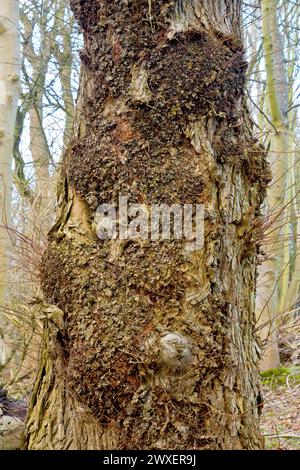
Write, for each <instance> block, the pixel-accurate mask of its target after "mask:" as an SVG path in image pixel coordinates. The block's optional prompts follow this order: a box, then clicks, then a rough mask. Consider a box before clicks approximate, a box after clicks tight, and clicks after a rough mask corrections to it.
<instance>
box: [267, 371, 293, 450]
mask: <svg viewBox="0 0 300 470" xmlns="http://www.w3.org/2000/svg"><path fill="white" fill-rule="evenodd" d="M263 392H264V408H263V412H262V416H261V426H262V432H263V434H264V436H265V445H266V449H273V450H279V449H283V450H295V449H300V383H299V378H298V374H297V377H295V376H294V374H288V375H286V376H284V380H280V381H277V378H276V377H275V380H274V378H271V379H270V378H268V379H267V380H266V379H263Z"/></svg>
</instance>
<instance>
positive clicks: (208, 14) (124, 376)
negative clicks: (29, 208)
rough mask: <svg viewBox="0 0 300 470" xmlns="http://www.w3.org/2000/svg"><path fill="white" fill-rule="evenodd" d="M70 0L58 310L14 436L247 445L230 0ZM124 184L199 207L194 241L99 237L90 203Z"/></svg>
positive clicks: (249, 419)
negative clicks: (76, 87)
mask: <svg viewBox="0 0 300 470" xmlns="http://www.w3.org/2000/svg"><path fill="white" fill-rule="evenodd" d="M71 5H72V7H73V10H74V12H75V15H76V18H77V20H78V22H79V24H80V26H81V28H82V30H83V33H84V37H85V47H84V50H83V52H82V62H83V71H82V83H81V93H80V106H79V107H80V109H81V115H80V116H78V117H77V126H76V128H77V131H76V132H77V134H76V135H75V136H74V138H73V142H72V144H71V145H70V148H69V150H68V152H67V155H66V158H65V170H64V174H63V176H62V179H61V189H60V196H59V205H60V212H59V216H58V220H57V223H56V224H55V226H54V227H53V229H52V231H51V233H50V243H49V248H48V250H47V253H46V254H45V258H44V265H43V269H42V283H43V289H44V292H45V295H46V297H47V299H48V302H49V303H52V304H54V305H56V307H55V308H56V309H57V311H58V312H60V313H59V314H58V317H59V320H57V314H55V315H53V314H51V315H50V316H49V314H47V315H46V320H45V346H44V351H43V356H42V358H41V367H40V374H39V376H38V378H37V384H36V388H35V391H34V394H33V397H32V404H31V411H30V413H29V419H28V425H27V427H28V434H27V440H26V445H27V447H28V448H30V449H67V448H80V449H83V448H84V449H88V448H98V449H109V448H116V449H147V448H151V449H181V448H182V449H185V448H186V449H187V448H189V449H191V448H195V449H198V448H199V449H207V448H208V449H257V448H260V447H261V445H262V441H261V436H260V434H259V429H258V421H259V416H258V415H259V410H258V405H259V404H260V392H259V385H258V384H259V380H258V371H257V360H258V350H259V348H258V346H257V344H256V339H255V335H254V324H255V318H254V305H253V300H254V290H255V270H256V261H257V255H256V251H257V246H256V240H255V236H254V234H255V227H257V226H258V223H259V208H260V204H261V201H262V198H263V197H264V187H265V185H266V183H267V181H268V179H269V173H268V168H267V166H266V163H265V155H264V153H263V151H262V149H261V148H260V147H259V146H258V145H257V144H256V142H255V141H254V140H253V138H252V137H251V126H250V123H249V119H248V114H247V110H246V106H245V99H244V91H243V90H244V83H245V68H246V64H245V61H244V56H243V46H242V43H241V39H240V35H239V33H240V31H239V15H240V1H237V0H236V1H234V0H231V1H229V0H226V1H225V0H218V1H214V2H212V1H204V0H202V1H200V0H198V1H196V0H194V1H192V0H190V1H183V0H182V1H174V0H173V1H162V0H156V1H149V0H141V1H139V2H137V1H131V0H126V1H125V0H124V1H121V0H118V1H111V0H102V1H99V0H98V1H95V0H93V1H92V0H85V1H79V0H71ZM119 195H125V196H128V201H129V202H133V203H134V202H138V203H141V202H142V203H144V204H147V205H148V206H150V204H153V203H167V204H172V203H180V204H185V203H189V204H193V203H199V204H205V208H206V216H205V246H204V249H203V250H202V251H196V252H193V253H189V254H185V255H184V254H183V253H184V250H183V247H184V242H183V241H180V240H175V241H149V240H144V241H141V242H138V241H136V240H135V241H133V240H127V241H124V240H122V241H118V240H113V241H110V240H108V241H101V240H98V239H97V237H96V234H95V229H94V223H93V221H94V217H95V213H96V209H97V205H98V204H101V203H111V202H117V201H118V197H119ZM80 410H81V413H82V416H83V417H84V418H85V419H84V420H83V419H82V420H76V419H74V416H77V415H78V413H79V411H80ZM90 417H92V420H91V418H90ZM78 436H79V437H78ZM87 436H93V437H87Z"/></svg>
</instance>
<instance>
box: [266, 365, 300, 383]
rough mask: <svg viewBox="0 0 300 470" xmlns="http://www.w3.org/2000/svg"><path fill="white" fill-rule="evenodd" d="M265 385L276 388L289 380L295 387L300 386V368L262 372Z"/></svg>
mask: <svg viewBox="0 0 300 470" xmlns="http://www.w3.org/2000/svg"><path fill="white" fill-rule="evenodd" d="M260 375H261V378H262V383H263V385H267V386H271V387H276V386H280V385H285V384H286V383H287V380H289V381H290V382H291V383H292V384H293V385H297V384H300V367H279V368H278V369H270V370H267V371H264V372H261V374H260Z"/></svg>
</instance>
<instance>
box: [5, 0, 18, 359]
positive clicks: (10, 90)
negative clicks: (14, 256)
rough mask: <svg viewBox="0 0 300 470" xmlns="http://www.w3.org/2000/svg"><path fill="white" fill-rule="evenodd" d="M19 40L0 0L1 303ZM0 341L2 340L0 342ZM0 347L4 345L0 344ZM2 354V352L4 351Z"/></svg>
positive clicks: (10, 10) (8, 5)
mask: <svg viewBox="0 0 300 470" xmlns="http://www.w3.org/2000/svg"><path fill="white" fill-rule="evenodd" d="M19 72H20V39H19V10H18V1H17V0H1V2H0V306H1V305H3V304H4V303H5V301H6V290H7V272H8V250H9V246H10V237H9V232H8V231H7V229H6V226H9V225H10V217H11V190H12V151H13V142H14V128H15V121H16V113H17V105H18V97H19ZM1 343H2V341H1ZM1 343H0V349H1V347H2V348H3V347H4V345H3V344H2V345H1ZM4 355H5V354H4Z"/></svg>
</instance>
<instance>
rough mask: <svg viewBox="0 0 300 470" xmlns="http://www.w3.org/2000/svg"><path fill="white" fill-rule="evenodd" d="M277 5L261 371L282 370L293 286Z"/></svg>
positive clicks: (271, 55)
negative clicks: (283, 319)
mask: <svg viewBox="0 0 300 470" xmlns="http://www.w3.org/2000/svg"><path fill="white" fill-rule="evenodd" d="M276 10H277V1H276V0H262V27H263V35H264V39H263V45H264V54H265V63H266V74H267V98H268V104H269V108H270V118H271V122H272V124H273V126H274V128H273V129H271V137H270V152H269V161H270V165H271V169H272V176H273V180H272V183H271V185H270V187H269V189H268V193H267V196H268V197H267V205H268V213H269V216H270V218H273V219H274V223H273V224H272V225H271V227H270V230H269V232H268V233H266V239H267V241H266V246H265V250H266V252H267V259H266V260H265V261H264V262H263V264H262V265H261V266H260V267H259V270H258V273H259V277H258V288H257V297H256V312H257V317H258V324H259V325H260V327H261V329H260V334H261V338H262V340H263V341H264V342H265V346H266V347H265V352H264V355H263V358H262V361H261V370H269V369H275V368H277V367H278V366H279V365H280V357H279V348H278V340H277V329H276V323H277V322H276V315H278V314H280V313H282V308H283V307H284V299H285V295H286V293H287V292H288V284H289V262H290V260H289V254H288V251H289V246H288V245H289V235H288V233H287V234H286V231H287V232H289V223H290V221H289V220H288V218H287V215H288V209H289V208H287V209H286V208H285V205H286V204H287V205H288V203H291V201H288V197H287V196H286V194H287V188H288V187H289V184H287V183H286V181H287V180H288V177H289V172H288V169H289V167H291V162H290V164H289V153H288V149H289V139H288V135H289V129H288V120H287V111H288V86H287V73H286V67H285V60H284V53H283V49H284V48H283V41H282V37H281V33H280V30H279V24H278V19H277V11H276Z"/></svg>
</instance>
